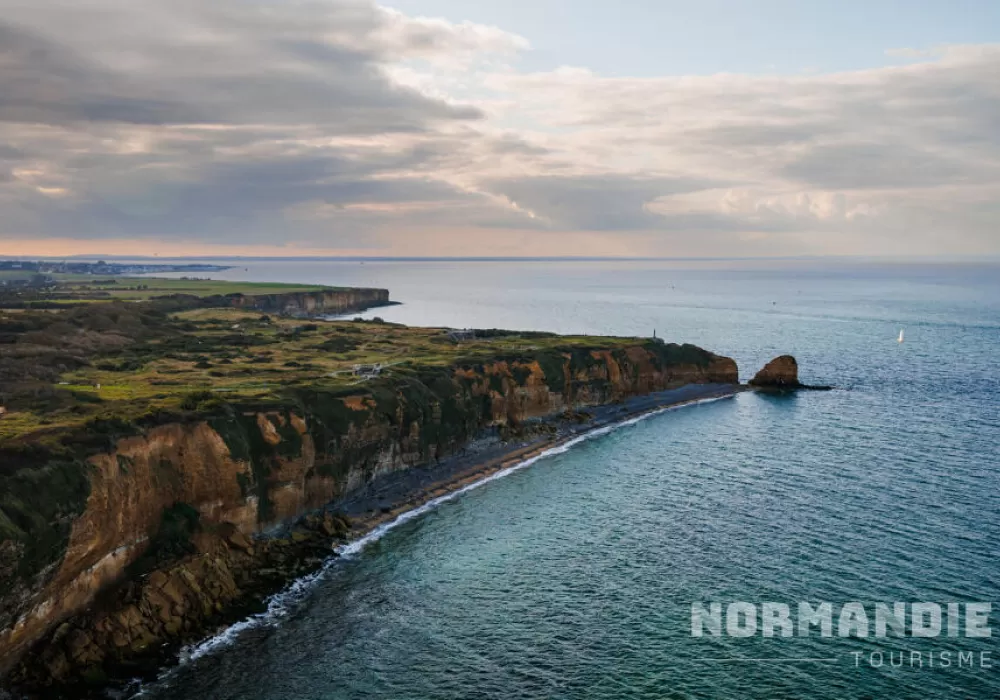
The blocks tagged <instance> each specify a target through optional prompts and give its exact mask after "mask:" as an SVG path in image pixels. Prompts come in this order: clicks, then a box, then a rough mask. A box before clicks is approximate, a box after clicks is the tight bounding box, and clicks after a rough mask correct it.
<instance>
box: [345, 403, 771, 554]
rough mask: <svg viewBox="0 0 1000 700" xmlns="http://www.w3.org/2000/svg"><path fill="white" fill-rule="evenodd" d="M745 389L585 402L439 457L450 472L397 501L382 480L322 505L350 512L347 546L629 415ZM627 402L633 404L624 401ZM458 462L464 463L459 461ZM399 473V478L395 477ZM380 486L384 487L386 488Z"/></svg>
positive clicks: (413, 476) (407, 475)
mask: <svg viewBox="0 0 1000 700" xmlns="http://www.w3.org/2000/svg"><path fill="white" fill-rule="evenodd" d="M723 387H725V388H723ZM698 389H701V391H698ZM749 390H751V389H750V388H749V387H746V386H745V385H690V384H689V385H685V386H683V387H679V388H678V389H667V390H665V391H661V392H655V393H653V394H648V395H646V396H640V397H633V398H632V399H628V400H626V401H624V402H623V403H621V404H611V405H605V406H593V407H586V409H584V410H586V411H588V412H593V413H594V415H593V417H592V418H590V419H589V420H587V421H585V422H581V423H578V424H576V425H571V426H566V425H564V426H561V427H560V428H559V429H557V432H556V433H555V434H554V435H548V436H539V437H537V438H535V439H533V440H527V441H523V442H521V444H519V445H518V446H516V447H513V448H510V447H504V446H500V451H501V453H500V454H491V455H490V456H488V457H485V459H484V458H483V457H484V455H482V454H477V455H474V456H472V457H471V458H469V457H466V458H463V457H461V456H453V457H449V458H446V459H445V460H442V462H441V464H440V465H435V466H436V468H437V469H439V470H440V469H442V468H443V469H445V470H447V471H449V472H451V473H450V475H447V476H445V477H444V478H441V479H439V480H436V481H432V482H431V483H430V484H424V485H422V488H419V487H418V489H417V490H414V491H411V493H410V494H409V495H408V496H407V497H405V498H404V500H403V502H402V503H399V502H397V503H395V504H394V505H389V506H387V505H385V503H386V502H387V501H388V500H389V499H391V494H392V492H395V491H398V490H399V488H398V487H399V484H398V483H390V484H382V485H381V488H380V486H379V485H376V486H375V489H376V490H374V492H372V490H371V489H366V490H365V492H362V493H361V494H355V495H354V496H352V497H351V498H349V499H345V500H343V501H339V502H336V503H334V504H331V506H328V508H330V507H334V508H336V507H337V506H339V508H340V510H341V512H343V513H344V514H345V515H347V516H348V517H350V519H351V522H352V527H351V530H350V534H349V540H348V542H347V543H345V544H344V545H342V546H341V547H339V548H338V550H340V551H343V550H344V549H345V548H351V547H353V545H355V544H356V543H357V542H358V541H360V540H363V539H364V538H366V537H368V536H369V535H370V534H371V533H372V531H374V530H376V529H377V528H379V527H383V526H386V525H391V524H392V523H394V522H395V521H396V520H398V519H400V518H403V517H404V516H407V515H408V514H410V513H412V511H414V510H417V509H420V508H423V507H424V506H426V505H428V504H429V503H431V502H434V501H438V500H441V501H442V502H443V500H444V499H445V498H447V497H453V496H454V495H457V494H458V493H459V492H465V491H467V490H471V489H472V488H474V487H476V486H478V485H480V484H481V483H486V482H487V481H489V480H491V477H495V476H496V475H498V474H499V473H501V472H508V471H516V470H518V469H521V468H524V467H526V466H529V465H530V464H534V462H536V461H538V460H539V459H542V458H544V457H547V456H550V455H551V454H558V453H559V452H558V451H559V450H560V448H562V447H568V446H572V445H575V444H578V442H582V441H584V440H586V439H589V438H592V437H598V436H599V435H603V434H605V433H606V432H610V431H611V430H613V429H615V428H618V427H623V426H624V425H626V424H631V423H632V422H634V421H637V420H641V419H643V418H647V417H651V416H653V415H655V414H658V413H661V412H665V411H669V410H672V409H677V408H683V407H685V406H690V405H696V404H700V403H707V402H709V401H716V400H720V399H726V398H732V397H735V396H737V395H738V394H740V393H743V392H745V391H749ZM678 392H683V394H682V396H681V397H680V398H676V399H674V400H670V398H669V397H668V396H666V395H670V394H675V393H678ZM629 404H637V405H633V406H630V405H629ZM601 414H603V415H601ZM557 420H558V418H557ZM551 421H552V419H549V421H548V422H549V424H551ZM543 422H545V421H543ZM493 451H495V450H486V452H487V453H489V452H493ZM462 462H465V463H466V464H461V463H462ZM428 468H430V469H434V468H435V467H434V466H431V465H424V466H421V467H415V468H413V469H410V470H407V471H406V472H402V473H397V474H392V475H389V476H390V479H391V480H392V481H402V482H404V483H406V484H407V485H412V482H413V481H415V480H418V479H419V478H420V477H421V476H422V475H421V474H420V473H419V472H420V471H423V470H427V469H428ZM393 477H395V478H393ZM399 477H403V478H402V479H400V478H399ZM386 491H388V492H389V493H386ZM390 502H391V501H390ZM386 508H388V511H387V512H385V509H386ZM372 511H374V513H373V512H372ZM412 517H414V516H412V515H410V517H408V518H406V520H409V519H411V518H412ZM404 522H405V520H404ZM400 524H401V523H400ZM388 529H390V528H387V530H388ZM350 551H351V552H352V553H353V551H355V550H353V549H351V550H350ZM356 551H360V550H356Z"/></svg>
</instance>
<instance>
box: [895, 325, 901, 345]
mask: <svg viewBox="0 0 1000 700" xmlns="http://www.w3.org/2000/svg"><path fill="white" fill-rule="evenodd" d="M896 342H898V343H902V342H903V329H902V328H900V329H899V338H897V339H896Z"/></svg>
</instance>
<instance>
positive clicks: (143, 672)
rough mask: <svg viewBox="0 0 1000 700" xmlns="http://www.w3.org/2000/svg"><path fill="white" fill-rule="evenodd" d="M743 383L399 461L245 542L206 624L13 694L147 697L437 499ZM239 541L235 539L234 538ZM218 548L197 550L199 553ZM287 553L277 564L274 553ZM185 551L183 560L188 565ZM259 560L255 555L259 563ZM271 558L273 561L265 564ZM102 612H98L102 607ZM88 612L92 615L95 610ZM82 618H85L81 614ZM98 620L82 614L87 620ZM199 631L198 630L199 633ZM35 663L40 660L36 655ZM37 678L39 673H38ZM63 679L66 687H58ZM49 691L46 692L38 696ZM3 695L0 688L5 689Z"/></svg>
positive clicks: (278, 612)
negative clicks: (75, 679)
mask: <svg viewBox="0 0 1000 700" xmlns="http://www.w3.org/2000/svg"><path fill="white" fill-rule="evenodd" d="M751 390H752V388H751V387H748V386H746V385H742V384H688V385H684V386H681V387H676V388H673V389H667V390H662V391H658V392H652V393H650V394H646V395H642V396H636V397H631V398H628V399H624V400H622V401H619V402H616V403H612V404H604V405H596V406H585V407H580V408H578V409H576V410H569V411H567V412H566V413H564V414H558V415H553V416H549V417H546V418H540V419H536V420H533V421H531V422H529V423H527V424H525V425H524V426H522V427H523V428H524V429H525V432H526V433H527V437H521V438H520V439H518V440H509V441H503V440H501V439H500V437H499V434H498V433H497V432H496V431H495V430H493V431H489V432H488V433H487V434H486V435H484V436H481V437H480V438H479V439H477V440H474V441H472V442H471V443H470V445H469V448H468V449H467V450H462V451H460V452H458V453H457V454H453V455H449V456H447V457H445V458H443V459H441V460H440V461H436V462H433V463H427V464H422V465H419V466H414V467H409V468H406V469H401V470H397V471H394V472H390V473H387V474H383V475H381V476H379V477H376V478H375V479H374V480H373V481H372V482H369V484H367V485H366V486H365V487H363V488H362V489H361V490H359V491H356V492H355V493H353V494H351V495H350V496H348V497H346V498H344V499H340V500H338V501H333V502H331V503H328V504H326V505H325V506H323V507H321V508H319V509H316V510H314V511H310V512H309V513H305V514H303V515H302V516H300V517H298V518H296V519H295V520H294V521H291V522H289V523H288V524H286V525H284V526H282V527H280V528H276V529H275V530H273V531H271V532H269V533H267V534H264V535H262V536H260V537H258V538H255V539H254V540H253V542H252V545H251V543H250V542H247V541H244V542H243V543H239V544H237V547H238V548H245V549H246V551H247V552H248V553H249V554H251V555H253V551H254V550H257V552H258V555H261V556H263V559H261V558H260V556H251V559H250V560H248V561H247V562H246V563H245V565H244V569H243V570H244V571H245V572H246V574H247V575H248V576H250V579H248V580H247V581H245V587H244V584H241V588H243V593H242V594H240V595H239V596H238V597H237V598H234V599H233V600H231V601H230V603H229V604H227V605H226V608H227V609H225V610H223V609H220V610H219V612H218V614H216V615H213V616H211V618H214V620H213V619H211V618H209V619H206V620H205V624H204V625H202V626H200V630H196V629H192V630H191V634H190V635H186V639H178V641H177V643H176V644H169V643H168V644H164V645H162V646H159V647H157V648H155V649H153V648H151V649H149V650H148V654H143V655H141V656H140V657H137V658H136V661H135V663H132V664H130V665H128V666H126V667H121V668H117V669H114V667H110V668H109V673H108V675H107V677H106V678H105V679H104V681H103V682H99V683H98V684H97V685H94V686H90V687H80V686H76V687H69V686H65V685H62V684H57V686H55V687H52V686H47V685H41V686H39V685H36V682H37V681H38V680H40V676H39V673H41V674H42V675H41V677H44V667H43V668H38V667H35V671H34V672H31V671H29V673H28V675H27V676H22V677H21V681H22V682H17V681H15V683H14V684H13V686H12V687H11V686H8V689H9V690H13V691H14V692H15V695H14V697H22V694H23V697H29V698H31V697H52V696H51V695H47V694H45V692H46V691H44V688H45V687H48V692H51V691H53V690H56V692H61V693H64V694H60V695H58V697H66V698H94V697H107V695H106V691H107V690H112V691H116V692H117V693H118V694H119V696H120V697H123V698H135V697H141V695H142V691H143V687H144V686H147V685H148V684H153V683H160V682H167V681H168V680H169V677H170V675H171V674H172V673H174V672H175V671H177V670H178V669H180V668H181V667H183V666H185V665H186V664H187V663H188V662H191V661H195V660H197V659H199V658H201V657H202V656H205V655H208V654H211V653H214V652H215V651H216V650H219V649H223V648H226V647H229V646H230V645H231V644H233V643H234V642H236V641H237V640H238V638H239V637H240V636H241V635H242V634H243V633H244V632H245V631H247V630H250V629H253V628H257V627H260V626H262V625H271V624H276V623H277V622H278V621H280V619H282V618H283V617H284V616H285V615H286V614H287V613H288V612H289V610H290V609H291V608H292V606H294V605H295V604H296V603H297V602H298V601H299V600H301V599H302V597H303V596H304V595H306V594H307V593H308V592H309V591H310V590H311V589H312V587H313V584H314V583H315V582H316V581H318V580H319V579H320V578H321V577H322V576H323V574H324V572H325V571H327V570H328V569H329V568H330V567H332V566H335V565H336V564H337V562H338V561H340V560H342V559H346V558H350V557H352V556H354V555H356V554H358V553H360V552H361V551H362V550H363V549H364V548H365V547H366V546H367V545H369V544H371V543H373V542H375V541H378V540H379V539H381V537H382V536H383V535H384V534H386V533H387V532H389V531H391V530H392V529H394V528H395V527H397V526H399V525H402V524H403V523H405V522H408V521H409V520H411V519H414V518H416V517H419V516H420V515H422V514H423V513H426V512H428V511H430V510H432V509H434V508H436V507H437V506H438V505H440V504H442V503H444V502H446V501H449V500H451V499H454V498H457V497H458V496H460V495H461V494H462V493H465V492H467V491H471V490H473V489H475V488H478V487H479V486H482V485H485V484H487V483H489V482H491V481H493V480H495V479H498V478H502V477H503V476H506V475H508V474H511V473H513V472H515V471H519V470H521V469H524V468H526V467H528V466H530V465H533V464H534V463H535V462H537V461H539V460H541V459H544V458H545V457H547V456H552V455H556V454H560V453H563V452H565V451H567V450H568V449H570V448H572V447H573V446H574V445H576V444H579V443H580V442H583V441H585V440H588V439H591V438H595V437H599V436H601V435H604V434H606V433H609V432H611V431H613V430H616V429H618V428H620V427H624V426H626V425H630V424H634V423H636V422H639V421H641V420H644V419H646V418H649V417H652V416H654V415H657V414H659V413H663V412H666V411H669V410H675V409H678V408H683V407H686V406H692V405H697V404H700V403H707V402H711V401H717V400H721V399H726V398H733V397H735V396H737V395H738V394H740V393H742V392H745V391H751ZM331 516H333V517H334V518H339V519H341V520H342V521H344V524H345V526H346V527H344V529H339V528H338V529H337V530H336V531H333V530H330V529H328V528H326V527H324V523H325V521H326V520H328V519H329V518H330V517H331ZM232 545H233V540H229V542H228V544H226V546H227V547H229V546H232ZM206 556H208V557H210V556H211V555H209V554H207V553H205V554H199V555H195V557H194V559H193V560H190V561H197V560H199V559H200V558H203V557H206ZM269 557H276V558H277V560H278V561H280V562H285V561H286V559H287V560H288V561H289V562H294V563H289V564H288V565H287V566H284V565H282V566H280V567H278V568H267V569H265V568H261V567H262V566H266V567H274V566H275V565H274V564H273V559H271V558H269ZM186 561H189V560H180V561H179V562H178V566H184V562H186ZM254 562H257V563H254ZM263 562H267V563H263ZM95 612H96V611H95ZM85 617H91V613H87V614H86V615H85ZM76 624H78V625H79V622H78V623H76ZM90 624H92V622H91V623H84V624H83V628H84V629H85V628H87V627H88V626H89V625H90ZM199 631H200V634H199V633H198V632H199ZM28 666H29V667H30V666H33V664H31V663H30V662H29V663H28ZM32 679H34V681H32ZM57 688H58V690H57ZM38 691H42V692H43V694H42V695H37V694H36V693H37V692H38ZM2 697H4V696H3V695H2V694H0V698H2Z"/></svg>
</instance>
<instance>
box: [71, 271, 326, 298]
mask: <svg viewBox="0 0 1000 700" xmlns="http://www.w3.org/2000/svg"><path fill="white" fill-rule="evenodd" d="M60 277H73V278H74V279H67V280H59V278H60ZM56 278H57V280H58V281H59V282H60V291H66V292H69V293H71V294H72V295H74V296H78V297H80V299H78V300H77V301H83V300H85V297H86V296H87V295H100V296H101V297H104V298H108V299H119V300H123V301H144V300H146V299H151V298H153V297H159V296H167V295H170V294H191V295H193V296H199V297H207V296H215V295H226V294H243V295H246V296H253V295H267V294H290V293H295V292H317V291H322V290H332V289H337V288H336V287H327V286H324V285H318V284H311V285H310V284H285V283H278V282H227V281H223V280H208V279H165V278H160V277H115V278H113V279H114V282H115V283H114V284H95V283H94V280H93V279H86V278H82V279H81V276H80V275H74V276H70V275H56ZM108 279H111V278H108Z"/></svg>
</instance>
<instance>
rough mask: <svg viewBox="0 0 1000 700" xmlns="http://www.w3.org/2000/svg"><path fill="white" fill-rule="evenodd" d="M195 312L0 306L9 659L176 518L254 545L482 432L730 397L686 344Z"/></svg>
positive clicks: (168, 306)
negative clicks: (566, 415) (700, 390)
mask: <svg viewBox="0 0 1000 700" xmlns="http://www.w3.org/2000/svg"><path fill="white" fill-rule="evenodd" d="M190 299H191V298H190V297H171V298H159V299H152V300H149V301H145V302H123V301H109V302H106V303H101V304H84V305H77V306H71V307H64V308H56V309H44V310H39V309H13V310H11V309H7V310H0V403H2V405H3V406H4V413H3V415H2V417H0V591H2V592H0V653H2V652H3V651H4V649H7V650H9V651H13V650H15V649H23V647H24V645H25V644H27V643H29V642H30V641H31V640H33V639H36V638H37V637H38V635H39V634H41V633H42V632H44V631H45V630H46V629H49V628H51V626H52V625H53V624H55V623H56V622H57V621H58V620H59V619H61V616H62V615H64V614H67V613H69V612H72V611H74V610H76V609H79V608H80V607H81V606H83V605H86V604H87V603H88V601H89V600H91V598H92V596H93V595H95V594H96V593H97V592H98V591H100V590H102V589H103V588H104V587H106V586H107V585H108V584H109V582H111V581H112V580H115V579H117V578H118V577H120V576H121V575H123V574H124V571H125V568H124V567H126V566H127V565H128V563H129V562H131V561H134V560H135V559H136V557H141V556H143V552H144V551H145V550H146V549H147V547H148V546H149V545H148V543H149V542H150V541H153V540H155V538H156V536H157V532H158V530H157V528H158V527H159V526H160V525H161V515H162V514H163V513H167V512H172V511H171V509H172V508H175V507H177V506H178V504H181V505H183V506H184V507H185V508H187V507H188V506H190V507H191V508H194V509H195V510H196V511H198V512H199V513H201V515H202V517H203V520H204V521H206V522H209V523H215V524H229V525H234V526H236V527H238V528H239V529H241V530H243V531H245V532H253V531H256V530H258V529H261V528H264V527H267V526H269V525H270V524H273V523H277V522H282V521H284V520H286V519H288V518H291V517H296V516H297V515H300V514H301V513H302V512H304V511H305V510H308V509H309V508H315V507H318V506H321V505H323V504H325V503H328V502H330V501H331V500H333V499H334V498H338V497H341V496H343V495H345V494H347V493H350V492H352V490H353V489H356V488H358V487H359V486H361V485H364V484H365V483H367V482H368V481H369V480H371V479H373V478H375V476H377V475H378V474H384V473H387V472H389V471H396V470H400V469H407V468H409V467H411V466H415V465H418V464H422V463H426V462H427V461H429V460H433V459H436V458H440V457H443V456H447V455H448V454H451V453H453V452H454V451H456V450H458V449H461V448H462V446H463V445H465V444H466V443H467V442H468V441H469V440H470V439H472V438H474V437H475V436H477V435H478V434H479V433H480V431H482V430H483V429H484V428H488V427H501V428H502V429H504V430H507V429H517V428H518V426H519V425H521V424H522V423H524V422H525V421H528V420H531V419H534V418H540V417H546V416H551V415H554V414H558V413H559V412H561V411H564V410H566V409H571V408H573V407H575V406H582V405H597V404H602V403H608V402H610V401H615V400H617V399H619V398H625V397H629V396H635V395H643V394H647V393H650V392H653V391H658V390H661V389H665V388H669V387H672V386H677V385H681V384H687V383H698V382H701V383H706V382H707V383H736V382H737V372H736V366H735V363H733V362H732V360H729V359H728V358H722V357H719V356H716V355H714V354H712V353H710V352H708V351H705V350H702V349H701V348H697V347H695V346H691V345H675V344H665V343H661V342H658V341H653V340H650V339H642V338H613V337H588V336H557V335H554V334H549V333H517V332H510V331H499V330H486V331H477V332H476V335H475V337H473V338H461V339H455V338H454V337H452V336H451V335H450V334H449V333H448V331H447V330H446V329H440V328H408V327H403V326H398V325H393V324H387V323H383V322H378V321H374V322H361V321H337V322H323V321H319V322H312V321H303V320H296V319H291V318H285V317H280V316H276V315H271V314H264V313H261V312H260V311H256V310H255V311H250V310H246V309H240V308H214V307H210V308H206V307H205V306H204V305H203V304H202V303H201V302H198V303H191V301H190Z"/></svg>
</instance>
